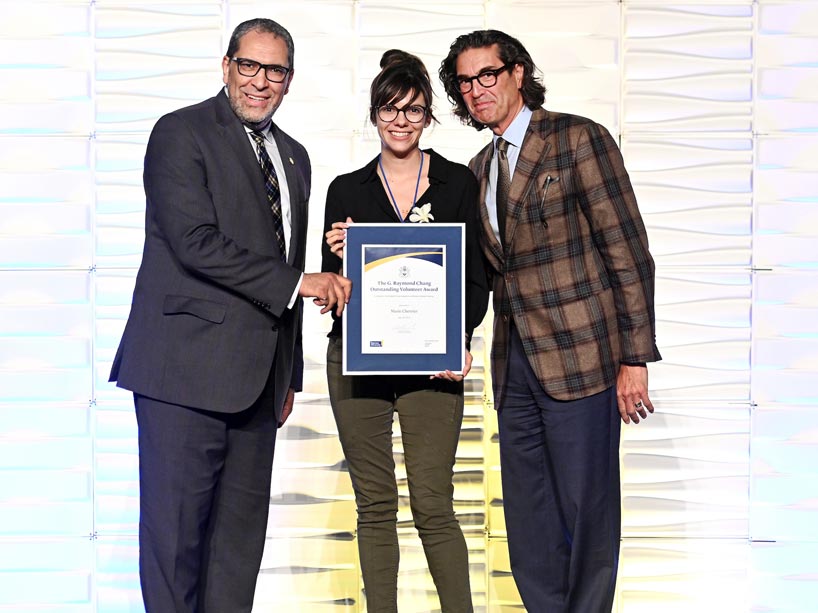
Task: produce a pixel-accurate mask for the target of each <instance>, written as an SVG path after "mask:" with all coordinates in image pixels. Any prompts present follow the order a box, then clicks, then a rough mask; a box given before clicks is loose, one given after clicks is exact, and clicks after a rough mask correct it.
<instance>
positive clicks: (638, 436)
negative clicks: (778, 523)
mask: <svg viewBox="0 0 818 613" xmlns="http://www.w3.org/2000/svg"><path fill="white" fill-rule="evenodd" d="M749 447H750V422H749V407H747V406H730V405H718V404H710V403H701V402H700V403H696V404H692V403H687V404H684V405H682V404H680V403H678V402H664V403H661V404H660V405H659V411H658V412H657V413H655V414H654V415H652V416H650V418H649V419H648V420H646V421H645V422H644V423H640V424H639V425H638V426H636V427H634V426H629V427H624V428H623V442H622V447H621V456H622V532H623V536H624V537H626V538H632V537H639V536H663V537H688V538H690V537H697V538H702V537H705V538H706V537H709V538H723V537H739V538H741V537H743V538H745V539H746V538H747V535H748V525H747V522H748V510H747V506H748V489H749V472H750V466H749V460H748V450H749Z"/></svg>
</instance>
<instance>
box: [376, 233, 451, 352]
mask: <svg viewBox="0 0 818 613" xmlns="http://www.w3.org/2000/svg"><path fill="white" fill-rule="evenodd" d="M361 249H363V253H362V255H361V257H362V259H363V261H364V269H363V275H362V276H363V278H362V280H361V339H362V341H363V343H362V346H361V352H362V353H369V354H388V353H418V354H425V353H445V350H446V318H445V317H442V316H441V314H442V313H445V312H446V245H412V246H399V245H389V246H380V245H379V246H372V245H362V246H361Z"/></svg>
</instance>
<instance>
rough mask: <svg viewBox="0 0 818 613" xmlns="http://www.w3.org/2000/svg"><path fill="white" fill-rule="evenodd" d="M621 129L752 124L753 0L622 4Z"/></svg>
mask: <svg viewBox="0 0 818 613" xmlns="http://www.w3.org/2000/svg"><path fill="white" fill-rule="evenodd" d="M624 10H625V14H624V36H623V45H624V78H623V83H624V86H625V90H624V107H623V109H624V115H623V117H624V119H623V125H624V131H626V132H627V131H652V132H654V131H664V132H666V131H674V132H675V131H682V132H701V131H717V132H722V131H748V130H749V129H750V127H751V119H752V69H753V63H752V38H753V9H752V3H751V2H750V1H749V0H747V2H745V3H743V5H740V4H728V3H724V4H710V3H702V4H695V5H692V4H681V3H679V4H676V3H672V4H665V3H655V4H654V5H653V6H642V5H641V4H630V3H626V4H624Z"/></svg>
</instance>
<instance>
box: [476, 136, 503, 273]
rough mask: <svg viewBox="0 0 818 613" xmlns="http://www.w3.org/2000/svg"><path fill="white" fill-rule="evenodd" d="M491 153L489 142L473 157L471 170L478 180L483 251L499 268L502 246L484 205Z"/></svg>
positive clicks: (498, 268)
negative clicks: (495, 234)
mask: <svg viewBox="0 0 818 613" xmlns="http://www.w3.org/2000/svg"><path fill="white" fill-rule="evenodd" d="M492 154H493V147H492V144H491V143H489V144H488V145H486V146H485V148H483V150H482V151H480V152H479V153H478V154H477V155H476V156H475V157H474V161H473V162H472V163H473V164H474V166H473V167H472V171H473V172H474V173H475V175H476V176H477V178H478V179H479V181H480V223H481V224H482V226H483V232H482V236H483V240H484V242H485V248H486V249H485V250H484V251H486V256H487V257H488V258H489V259H490V260H493V261H492V262H491V263H492V265H493V266H494V267H495V268H496V269H497V270H501V268H502V266H501V263H502V262H503V259H504V257H503V247H502V245H501V244H500V241H498V240H497V237H496V236H494V228H492V227H491V221H490V220H489V210H488V208H487V207H486V191H488V185H489V165H490V164H491V156H492Z"/></svg>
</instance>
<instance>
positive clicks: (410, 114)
mask: <svg viewBox="0 0 818 613" xmlns="http://www.w3.org/2000/svg"><path fill="white" fill-rule="evenodd" d="M376 111H377V112H378V117H380V119H381V121H385V122H386V123H389V122H390V121H395V119H397V118H398V113H403V115H404V117H406V121H408V122H410V123H420V122H421V121H423V119H424V118H425V117H426V107H425V106H423V105H420V104H408V105H406V106H405V107H403V108H402V109H399V108H398V107H396V106H395V105H394V104H383V105H381V106H379V107H378V108H377V109H376Z"/></svg>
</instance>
